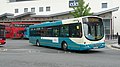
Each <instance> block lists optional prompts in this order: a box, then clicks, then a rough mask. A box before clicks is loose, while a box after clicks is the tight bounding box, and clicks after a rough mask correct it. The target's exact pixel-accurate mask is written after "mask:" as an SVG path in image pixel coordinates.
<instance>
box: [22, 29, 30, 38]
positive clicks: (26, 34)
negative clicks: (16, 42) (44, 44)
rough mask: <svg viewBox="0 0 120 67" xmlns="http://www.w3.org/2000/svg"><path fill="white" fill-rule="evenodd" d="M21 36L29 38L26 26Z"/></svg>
mask: <svg viewBox="0 0 120 67" xmlns="http://www.w3.org/2000/svg"><path fill="white" fill-rule="evenodd" d="M23 38H25V39H29V27H26V28H25V30H24V36H23Z"/></svg>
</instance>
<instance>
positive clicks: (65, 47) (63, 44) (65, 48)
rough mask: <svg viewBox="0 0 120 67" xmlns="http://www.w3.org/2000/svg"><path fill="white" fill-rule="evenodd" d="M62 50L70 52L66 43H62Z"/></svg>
mask: <svg viewBox="0 0 120 67" xmlns="http://www.w3.org/2000/svg"><path fill="white" fill-rule="evenodd" d="M62 49H63V50H65V51H66V50H68V44H67V43H65V42H64V43H62Z"/></svg>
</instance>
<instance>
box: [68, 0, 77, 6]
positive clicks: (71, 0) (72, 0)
mask: <svg viewBox="0 0 120 67" xmlns="http://www.w3.org/2000/svg"><path fill="white" fill-rule="evenodd" d="M76 6H78V0H69V7H76Z"/></svg>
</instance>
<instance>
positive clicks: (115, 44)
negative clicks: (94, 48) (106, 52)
mask: <svg viewBox="0 0 120 67" xmlns="http://www.w3.org/2000/svg"><path fill="white" fill-rule="evenodd" d="M105 42H106V44H107V46H110V47H112V48H116V49H119V50H120V44H118V39H109V40H105Z"/></svg>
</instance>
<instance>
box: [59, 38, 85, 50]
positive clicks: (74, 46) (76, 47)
mask: <svg viewBox="0 0 120 67" xmlns="http://www.w3.org/2000/svg"><path fill="white" fill-rule="evenodd" d="M74 39H76V40H79V42H81V44H77V43H75V42H74V41H72V40H71V39H70V38H60V42H61V44H62V42H65V43H67V45H68V49H70V50H83V49H82V48H81V47H82V41H80V40H81V39H80V38H78V39H77V38H74Z"/></svg>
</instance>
